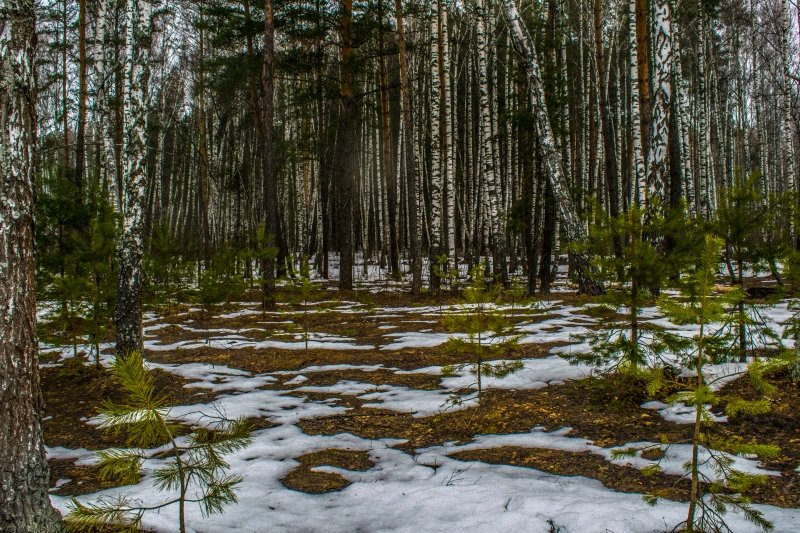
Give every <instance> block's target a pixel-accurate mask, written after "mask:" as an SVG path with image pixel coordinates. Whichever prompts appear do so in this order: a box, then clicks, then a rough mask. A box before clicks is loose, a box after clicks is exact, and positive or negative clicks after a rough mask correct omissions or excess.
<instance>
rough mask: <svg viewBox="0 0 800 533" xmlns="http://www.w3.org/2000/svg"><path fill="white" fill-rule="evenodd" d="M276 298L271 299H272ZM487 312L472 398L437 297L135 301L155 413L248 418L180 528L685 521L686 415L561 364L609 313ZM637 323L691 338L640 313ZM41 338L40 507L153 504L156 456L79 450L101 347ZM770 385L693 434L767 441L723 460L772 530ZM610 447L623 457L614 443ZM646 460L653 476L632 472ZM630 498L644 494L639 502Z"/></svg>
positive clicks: (782, 460) (794, 473)
mask: <svg viewBox="0 0 800 533" xmlns="http://www.w3.org/2000/svg"><path fill="white" fill-rule="evenodd" d="M296 300H297V297H296V295H292V294H290V293H288V292H286V293H284V292H282V293H281V294H279V297H278V301H279V302H281V301H296ZM497 307H498V308H499V309H500V310H501V311H502V313H503V315H504V316H505V317H506V319H507V320H509V321H510V322H511V323H512V325H513V326H512V329H513V332H514V334H516V335H518V336H519V340H518V344H517V345H516V346H513V347H511V348H509V349H508V350H505V351H503V352H502V353H497V354H496V355H495V356H494V357H493V359H502V360H504V361H511V360H514V361H518V362H519V363H520V365H521V368H520V370H518V371H517V372H515V373H512V374H510V375H508V376H506V377H493V376H489V375H484V376H483V379H482V393H481V395H480V397H478V394H477V390H476V376H475V374H474V365H473V364H471V363H474V361H473V357H472V354H471V352H470V350H469V349H468V347H467V348H466V349H465V348H464V346H459V345H457V344H455V343H452V342H449V340H450V339H451V338H453V337H459V338H464V332H463V331H462V332H459V331H451V327H452V323H453V320H452V319H451V317H453V316H457V315H462V314H465V313H469V312H470V309H469V308H468V307H466V306H465V304H463V303H462V302H459V301H458V300H455V299H452V298H450V297H449V296H441V297H439V298H437V299H430V298H429V299H427V300H426V299H423V300H414V301H412V300H411V299H410V298H409V297H408V296H407V295H405V294H402V293H398V292H376V291H371V290H369V287H368V288H367V289H365V290H362V291H359V292H354V293H350V294H339V293H338V292H336V291H324V292H319V293H317V294H315V296H314V299H313V300H312V301H309V302H307V303H300V302H296V303H292V304H279V305H278V309H277V311H274V312H266V313H265V312H263V311H262V310H261V309H260V307H259V305H258V303H257V302H238V303H229V304H227V305H225V306H224V307H220V308H216V309H213V310H201V309H199V308H196V307H192V306H191V305H189V304H173V305H171V306H170V307H169V308H168V309H165V308H162V309H159V310H151V311H149V312H148V313H147V314H146V316H145V353H144V357H145V360H146V361H147V363H148V365H149V367H150V368H151V369H152V370H153V372H154V375H155V377H156V383H157V386H158V388H159V389H160V390H162V391H163V392H164V393H166V394H167V395H168V397H169V399H170V402H171V404H172V405H173V406H174V407H172V409H171V415H172V416H175V417H183V418H184V419H189V420H192V419H194V418H193V417H196V416H197V415H196V414H197V413H199V412H204V411H206V412H209V411H212V410H214V411H218V412H222V413H224V414H225V415H226V416H228V417H230V418H237V417H245V418H248V419H250V420H251V421H252V422H253V424H254V427H255V429H254V433H253V442H252V444H251V445H250V446H248V447H247V448H246V449H244V450H242V451H240V452H237V453H235V454H233V455H232V456H230V457H229V458H228V462H229V463H230V465H231V471H232V473H234V474H239V475H242V476H243V477H244V481H243V482H242V484H241V486H240V488H239V490H238V496H239V503H238V504H237V505H233V506H230V507H228V508H226V510H225V512H224V513H223V514H221V515H213V516H211V517H202V516H201V513H200V509H199V508H194V507H192V506H190V507H189V510H188V521H187V522H188V528H189V530H190V531H196V532H217V531H267V530H269V531H289V532H306V531H308V532H312V531H315V532H316V531H319V532H323V531H324V532H337V531H364V532H367V531H369V532H372V531H409V532H411V531H414V532H417V533H418V532H433V531H454V530H469V531H522V530H525V531H541V532H548V531H559V532H561V533H582V532H586V533H589V532H595V531H597V532H606V531H611V532H615V533H623V532H631V533H644V532H651V531H653V532H655V531H670V530H672V529H673V527H674V526H675V525H676V524H678V523H679V522H681V520H683V519H684V518H685V513H686V507H687V504H686V500H687V499H688V493H689V485H688V481H687V480H686V478H685V476H684V468H683V464H684V463H685V462H686V461H687V460H688V458H689V457H690V455H689V454H690V446H689V445H688V444H687V442H688V440H689V439H690V437H691V422H692V421H693V420H694V416H695V415H694V409H693V408H691V407H688V406H686V405H682V404H677V405H675V404H669V403H667V400H666V398H667V396H668V393H666V392H665V393H661V394H660V395H658V396H657V397H654V398H649V397H647V394H646V392H645V387H644V384H643V383H637V382H635V380H633V381H632V380H626V379H624V378H619V377H616V378H608V377H603V376H602V375H600V374H599V373H598V372H597V371H596V369H594V368H593V367H591V366H587V365H583V364H571V362H570V361H569V360H567V359H566V358H565V357H564V356H568V355H570V354H577V353H581V352H585V351H587V350H588V349H589V346H588V344H587V342H586V340H585V339H583V338H581V337H580V336H581V335H585V334H586V333H589V332H590V331H592V330H595V329H597V328H599V327H603V326H604V325H607V324H608V323H609V322H611V321H613V319H614V318H615V316H614V313H613V312H610V311H608V310H606V309H604V308H602V307H599V306H596V305H594V304H593V303H592V302H591V301H590V300H589V299H587V298H584V297H578V296H574V295H571V294H569V293H556V294H553V295H551V296H549V297H547V298H546V299H544V300H537V301H532V300H526V299H519V300H518V301H511V300H507V301H504V302H503V303H502V304H499V305H498V306H497ZM758 308H759V310H760V312H761V313H762V315H763V316H764V317H765V319H766V320H767V322H768V323H769V324H770V325H771V326H772V327H773V328H774V329H776V330H777V331H778V332H779V333H780V332H781V331H782V329H783V327H784V323H785V322H786V320H788V318H789V317H790V316H791V311H790V310H789V309H788V307H787V302H786V301H781V302H777V303H771V304H760V305H759V306H758ZM642 320H643V321H644V322H645V323H649V324H651V325H652V326H654V327H663V328H667V329H673V330H675V331H676V332H678V333H680V334H682V335H692V333H693V330H692V328H688V327H686V326H681V327H678V326H675V325H673V324H671V323H669V322H668V321H667V320H665V319H664V318H663V317H661V316H660V314H659V313H658V310H657V309H656V308H655V307H648V308H646V309H645V310H644V312H643V314H642ZM43 323H45V326H44V328H47V325H46V321H43ZM43 339H45V340H43V341H42V342H41V344H42V354H41V361H42V384H43V390H44V399H45V407H46V411H45V418H44V430H45V441H46V444H47V451H48V457H49V460H50V466H51V479H52V482H53V488H52V491H51V494H52V500H53V502H54V504H55V505H56V507H57V508H59V509H60V510H61V511H62V512H63V511H66V509H67V505H68V503H69V501H70V498H71V497H78V498H79V500H80V501H83V502H91V501H97V499H98V498H101V497H108V496H112V495H124V496H126V497H130V498H134V499H139V500H141V501H142V502H144V503H146V504H153V503H157V502H159V501H161V500H163V499H165V495H164V494H163V493H158V492H157V491H155V490H154V489H153V487H152V477H150V476H149V475H148V474H147V472H152V470H153V469H154V468H157V467H158V465H159V464H161V461H162V459H159V458H158V457H157V456H156V457H153V458H151V459H148V460H147V461H146V462H145V472H146V474H145V476H144V477H143V479H142V480H141V482H140V483H139V484H137V485H129V486H123V487H115V486H113V485H112V484H109V483H106V482H102V481H100V480H99V477H98V472H97V467H96V466H95V465H96V463H97V452H98V451H99V450H103V449H107V448H111V447H117V446H124V444H125V443H124V442H121V441H119V438H117V437H114V436H113V435H109V434H107V433H104V432H102V431H101V430H99V429H98V428H97V426H98V424H99V420H98V418H97V409H98V407H99V406H100V403H101V402H102V400H103V399H104V398H118V397H119V394H120V393H119V390H118V387H117V385H116V384H115V383H114V381H113V379H112V378H111V377H110V375H109V373H108V372H107V370H106V368H107V367H108V365H109V364H110V362H111V361H112V359H113V355H111V354H112V352H113V350H111V349H110V348H111V344H105V345H103V347H102V348H103V350H102V353H101V357H100V363H101V366H100V368H95V367H94V365H93V364H91V363H90V362H89V361H87V360H86V359H85V358H84V357H81V354H82V353H87V352H88V351H89V348H88V346H85V345H80V344H79V345H77V346H75V347H73V346H60V345H58V344H56V343H55V341H54V340H53V338H52V336H48V335H47V334H44V335H43ZM489 342H492V340H491V339H490V340H489ZM76 352H77V353H78V355H79V356H78V357H77V358H76V357H74V353H76ZM496 362H497V361H493V362H492V363H496ZM744 369H745V365H744V364H740V363H726V364H720V365H713V366H711V367H709V371H710V373H711V375H713V376H714V377H717V378H722V379H719V380H718V384H719V386H720V390H721V393H722V396H725V395H726V394H727V393H728V392H731V393H736V394H739V395H741V396H748V395H751V394H754V392H753V391H752V390H751V389H752V385H751V384H750V382H749V381H748V380H747V379H736V378H737V376H739V375H741V372H742V371H743V370H744ZM772 380H773V382H774V383H775V384H776V385H777V386H778V387H777V392H776V393H775V394H774V395H773V396H772V397H770V402H771V405H772V411H771V412H770V413H769V414H766V415H759V416H738V417H736V418H732V419H727V418H726V417H724V416H722V415H720V417H719V420H720V423H718V424H715V425H714V426H713V431H714V432H715V433H716V434H717V435H719V436H722V437H726V438H733V437H740V438H741V439H743V440H744V441H745V442H750V441H757V442H761V443H770V444H776V445H778V446H780V450H781V452H780V454H779V455H778V456H777V457H774V458H769V459H763V460H759V459H755V458H745V457H735V458H734V460H735V464H736V467H737V468H738V469H741V470H743V471H747V472H751V473H761V474H765V475H766V478H767V482H766V483H765V484H763V485H760V486H757V487H754V488H752V489H751V491H750V492H749V493H748V494H747V496H749V497H750V498H752V500H753V502H754V503H755V504H756V508H757V509H759V510H761V511H762V512H763V513H764V515H765V517H766V518H768V519H770V520H772V521H773V522H774V523H775V530H776V531H781V532H786V533H790V532H796V531H797V530H798V529H797V524H800V467H799V465H800V419H798V417H797V416H796V414H797V413H798V412H800V387H799V386H798V384H797V383H793V382H791V381H790V380H789V379H788V377H786V376H780V375H779V376H774V377H773V378H772ZM723 409H724V405H721V406H719V411H720V412H722V411H723ZM659 443H672V445H670V446H667V445H666V444H659ZM625 449H636V450H638V451H637V452H636V453H635V454H634V455H632V456H628V457H622V458H621V457H619V455H618V454H616V453H614V452H615V450H617V451H619V450H625ZM652 464H658V465H659V466H660V467H661V473H658V474H656V475H645V473H643V469H646V467H647V466H648V465H652ZM709 475H713V473H710V472H709ZM645 493H657V494H659V495H660V496H661V497H662V498H663V499H662V500H660V502H659V503H658V504H657V505H656V506H652V507H651V506H648V505H647V503H645V501H644V500H643V498H642V495H643V494H645ZM176 512H177V509H175V508H172V507H170V508H165V509H162V510H161V511H160V512H159V513H157V514H156V513H150V514H145V516H144V520H143V523H142V527H143V528H144V529H145V530H152V531H165V532H166V531H176V530H177V517H176V516H177V515H176ZM727 519H728V522H729V525H730V527H731V530H732V531H735V532H746V531H756V530H757V529H756V528H755V527H754V526H752V525H750V524H749V523H747V522H746V521H745V519H744V518H743V516H742V515H740V514H737V513H736V512H731V513H730V515H729V516H728V517H727Z"/></svg>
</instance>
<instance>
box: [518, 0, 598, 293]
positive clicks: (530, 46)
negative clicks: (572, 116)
mask: <svg viewBox="0 0 800 533" xmlns="http://www.w3.org/2000/svg"><path fill="white" fill-rule="evenodd" d="M503 6H504V10H503V12H504V13H505V18H506V22H507V23H508V27H509V30H510V33H511V38H512V40H513V42H514V48H515V49H516V50H517V52H518V53H519V54H520V55H521V56H522V57H523V59H524V68H525V75H526V77H527V78H528V84H529V91H530V103H531V111H532V113H533V118H534V123H535V125H536V133H537V134H538V136H539V146H540V147H541V150H542V157H543V160H544V164H545V166H546V168H547V175H548V179H549V183H550V187H551V188H552V193H553V198H554V201H555V203H556V206H557V210H558V215H559V218H560V221H561V227H562V228H563V230H564V233H565V235H566V237H567V240H568V241H571V242H575V243H585V242H586V241H587V239H588V234H587V231H586V227H585V226H584V224H583V222H582V221H581V220H580V218H579V217H578V213H577V211H576V210H575V205H574V203H573V202H572V198H571V197H570V195H569V188H568V187H567V181H566V177H565V175H564V169H563V168H562V164H561V158H560V157H559V154H558V152H557V150H556V145H555V140H554V137H553V130H552V128H551V126H550V121H549V119H548V116H547V107H546V106H545V100H544V93H543V91H542V78H541V75H540V74H539V64H538V62H537V58H536V48H535V47H534V42H533V39H531V36H530V34H529V33H528V30H527V29H526V28H525V25H524V24H523V23H522V18H521V17H520V15H519V10H518V9H517V6H516V4H515V3H514V0H503ZM574 265H575V275H576V277H577V279H578V284H579V286H580V290H581V292H584V293H589V294H597V293H600V292H602V291H603V286H602V284H601V283H599V282H597V281H596V280H594V279H592V270H591V266H590V263H589V258H588V257H587V256H586V255H585V254H582V253H576V254H575V255H574Z"/></svg>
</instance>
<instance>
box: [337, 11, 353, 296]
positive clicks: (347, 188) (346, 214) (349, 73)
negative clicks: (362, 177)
mask: <svg viewBox="0 0 800 533" xmlns="http://www.w3.org/2000/svg"><path fill="white" fill-rule="evenodd" d="M339 33H340V36H341V40H342V47H341V92H340V94H341V100H340V106H341V107H340V112H339V119H340V122H339V139H338V141H337V143H336V147H337V155H336V166H337V169H336V170H337V172H336V187H337V193H338V196H337V201H338V204H337V207H338V209H337V216H338V219H337V222H338V224H337V226H338V227H337V228H336V232H337V234H338V236H339V289H340V290H348V291H349V290H352V289H353V265H354V263H355V251H354V247H353V182H354V181H355V176H356V172H357V171H358V134H357V132H356V102H355V98H354V94H353V78H354V69H355V57H354V50H353V2H352V0H344V1H343V2H342V15H341V20H340V26H339Z"/></svg>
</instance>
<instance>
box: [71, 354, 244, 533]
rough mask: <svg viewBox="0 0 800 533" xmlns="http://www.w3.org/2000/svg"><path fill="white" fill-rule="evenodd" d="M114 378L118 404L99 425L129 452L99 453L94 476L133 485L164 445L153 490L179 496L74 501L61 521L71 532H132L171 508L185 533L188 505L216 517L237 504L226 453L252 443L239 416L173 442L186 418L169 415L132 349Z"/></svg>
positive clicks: (108, 405)
mask: <svg viewBox="0 0 800 533" xmlns="http://www.w3.org/2000/svg"><path fill="white" fill-rule="evenodd" d="M113 375H114V378H115V379H116V380H117V381H118V382H119V385H120V387H121V388H122V390H123V391H124V393H125V398H124V400H122V401H120V402H113V401H110V400H108V401H105V402H104V403H103V406H102V408H101V409H100V414H101V416H103V417H104V419H105V420H104V422H103V424H102V426H101V427H102V428H103V429H104V430H105V431H108V432H110V433H114V434H116V435H123V436H124V437H125V438H126V440H127V442H128V445H129V446H130V448H112V449H108V450H104V451H102V452H100V463H99V465H98V466H99V471H100V478H101V479H103V480H114V481H117V482H120V483H123V484H131V483H138V482H139V480H140V478H141V476H142V470H143V467H144V462H145V460H146V459H147V458H148V454H147V448H150V447H153V446H157V445H162V444H164V443H166V447H167V452H166V454H167V456H168V457H169V458H168V459H167V460H166V464H165V465H164V466H161V467H159V468H157V469H156V470H155V471H154V472H153V485H154V488H155V489H156V490H159V491H170V492H171V493H174V492H175V491H177V496H174V495H171V496H170V497H169V498H168V499H167V500H166V501H164V502H161V503H159V504H156V505H151V506H146V505H143V504H142V503H141V502H138V501H135V500H132V499H130V498H127V497H124V496H122V497H118V498H108V499H101V500H100V501H98V502H96V503H81V502H79V501H78V500H76V499H73V500H72V503H71V506H70V513H69V515H68V516H67V518H66V524H67V527H68V529H69V530H70V531H75V532H90V531H104V530H106V528H116V529H123V530H126V531H132V532H133V531H138V526H139V523H140V522H141V519H142V516H143V515H144V514H145V513H146V512H148V511H156V512H157V511H158V510H159V509H162V508H164V507H167V506H169V505H175V504H177V505H178V507H179V514H178V517H179V524H178V525H179V529H180V532H181V533H185V532H186V507H187V505H188V504H192V503H194V504H198V505H199V506H200V510H201V511H202V513H203V515H204V516H207V515H210V514H215V513H221V512H222V511H223V509H224V507H225V506H226V505H228V504H231V503H236V492H235V489H236V486H237V485H238V484H239V483H241V481H242V478H241V476H235V475H230V474H228V473H227V472H226V471H227V469H228V467H229V465H228V463H226V462H225V460H224V458H223V457H224V456H225V455H229V454H231V453H233V452H236V451H238V450H241V449H243V448H245V447H246V446H247V445H248V444H249V443H250V440H251V439H250V432H251V426H250V424H249V423H248V422H247V421H246V420H243V419H240V420H229V419H226V418H224V417H223V416H221V415H220V416H219V417H208V418H207V419H206V420H205V424H204V425H203V426H201V427H196V428H195V429H194V430H193V431H192V432H191V433H190V434H189V435H187V436H185V437H182V438H180V437H178V435H179V431H180V425H181V424H182V423H185V421H183V420H180V419H175V418H173V417H171V416H170V415H169V405H168V403H167V398H166V397H165V396H164V395H163V394H159V393H158V392H157V391H156V388H155V384H154V380H153V377H152V375H151V374H150V373H149V372H148V370H147V369H146V367H145V365H144V362H143V360H142V358H141V356H140V355H139V354H138V353H137V352H133V353H131V354H129V355H128V356H127V357H126V358H117V359H116V361H115V363H114V367H113Z"/></svg>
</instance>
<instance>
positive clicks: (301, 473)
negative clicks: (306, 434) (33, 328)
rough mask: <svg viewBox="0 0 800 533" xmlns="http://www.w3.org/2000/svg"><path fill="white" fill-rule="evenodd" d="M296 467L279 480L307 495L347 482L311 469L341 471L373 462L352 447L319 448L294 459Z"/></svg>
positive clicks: (330, 489) (366, 465)
mask: <svg viewBox="0 0 800 533" xmlns="http://www.w3.org/2000/svg"><path fill="white" fill-rule="evenodd" d="M297 461H299V462H300V466H298V467H296V468H294V469H292V470H290V471H289V473H288V474H286V476H285V477H284V478H283V479H282V480H281V482H282V483H283V484H284V485H285V486H286V487H287V488H290V489H292V490H298V491H301V492H308V493H310V494H323V493H326V492H333V491H337V490H342V489H343V488H345V487H346V486H348V485H350V482H349V481H348V480H346V479H345V478H344V477H342V476H341V475H339V474H338V473H335V472H319V471H316V470H314V469H315V468H316V467H319V466H333V467H336V468H342V469H345V470H354V471H364V470H369V469H370V468H372V467H373V466H375V463H373V462H372V461H371V460H370V458H369V454H368V453H367V452H365V451H353V450H338V449H330V450H322V451H319V452H314V453H308V454H305V455H301V456H300V457H298V458H297Z"/></svg>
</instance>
